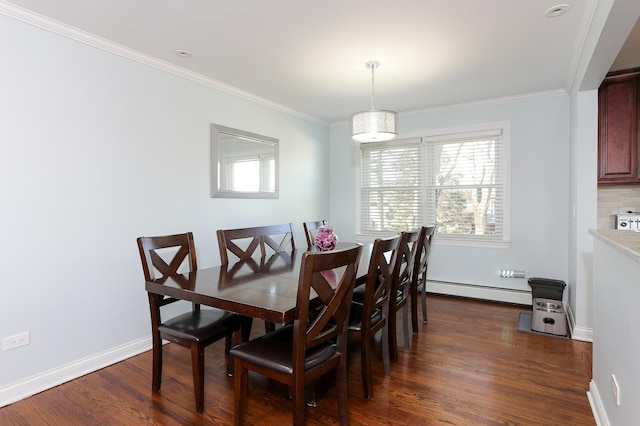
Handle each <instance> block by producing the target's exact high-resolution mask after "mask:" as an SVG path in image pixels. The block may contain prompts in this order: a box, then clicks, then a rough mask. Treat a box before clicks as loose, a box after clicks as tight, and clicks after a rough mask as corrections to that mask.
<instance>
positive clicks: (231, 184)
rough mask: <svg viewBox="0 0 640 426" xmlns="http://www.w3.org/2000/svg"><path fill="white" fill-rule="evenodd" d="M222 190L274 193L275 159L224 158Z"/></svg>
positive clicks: (252, 157) (260, 156)
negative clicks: (224, 173) (224, 172)
mask: <svg viewBox="0 0 640 426" xmlns="http://www.w3.org/2000/svg"><path fill="white" fill-rule="evenodd" d="M224 161H225V167H224V170H226V172H227V173H226V175H224V176H223V177H222V179H221V184H222V187H223V188H226V189H228V190H229V191H239V192H275V179H274V176H275V172H274V169H275V167H274V165H275V157H274V156H273V155H269V154H266V155H252V156H239V157H230V158H225V160H224Z"/></svg>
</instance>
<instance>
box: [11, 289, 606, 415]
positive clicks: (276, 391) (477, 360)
mask: <svg viewBox="0 0 640 426" xmlns="http://www.w3.org/2000/svg"><path fill="white" fill-rule="evenodd" d="M428 306H429V324H425V325H423V324H422V323H420V325H421V327H422V328H421V330H420V334H417V335H413V337H412V341H411V346H410V347H409V348H404V347H402V346H400V347H399V351H400V353H399V361H398V362H396V363H393V364H392V365H391V375H390V376H388V377H385V376H384V375H383V370H382V356H381V353H380V351H379V347H376V351H375V354H376V355H375V356H374V377H373V380H374V398H373V399H372V400H369V401H367V400H365V399H364V398H363V395H362V383H361V379H360V357H359V355H357V354H354V353H353V352H357V351H358V350H359V347H358V345H357V344H355V342H354V344H352V345H350V346H349V349H350V351H351V353H352V356H350V357H349V411H350V421H351V424H352V425H379V424H385V425H388V424H404V425H434V424H449V425H470V424H481V425H498V424H499V425H504V424H509V425H549V424H558V425H580V426H582V425H595V420H594V418H593V415H592V413H591V408H590V406H589V402H588V400H587V396H586V392H587V390H588V387H589V381H590V379H591V343H587V342H580V341H574V340H571V339H561V338H557V337H550V336H543V335H538V334H532V333H526V332H522V331H518V330H517V321H518V313H519V312H520V311H527V310H530V307H525V306H512V305H507V304H498V303H489V302H481V301H474V300H467V299H459V298H451V297H444V296H436V295H430V296H429V298H428ZM399 319H400V318H399ZM400 322H401V321H399V323H400ZM254 330H255V332H256V333H260V332H262V327H260V324H259V323H256V324H254ZM399 343H400V344H402V339H400V342H399ZM223 346H224V341H221V342H218V343H216V344H214V345H211V346H210V347H208V348H207V351H206V377H205V392H206V393H205V410H204V413H202V414H197V413H196V411H195V400H194V395H193V382H192V379H191V377H192V376H191V362H190V358H189V351H188V350H186V349H184V348H182V347H179V346H176V345H172V344H168V345H166V346H165V359H164V371H163V381H162V390H161V392H160V394H157V395H154V394H152V392H151V353H150V352H146V353H143V354H141V355H138V356H135V357H133V358H130V359H128V360H126V361H123V362H120V363H118V364H116V365H113V366H110V367H107V368H104V369H102V370H100V371H97V372H95V373H91V374H88V375H86V376H84V377H81V378H78V379H76V380H73V381H72V382H69V383H65V384H63V385H60V386H58V387H56V388H53V389H50V390H48V391H45V392H42V393H40V394H38V395H34V396H33V397H31V398H27V399H25V400H22V401H19V402H16V403H15V404H12V405H9V406H7V407H4V408H0V424H2V425H90V424H101V425H106V424H126V425H130V424H158V425H199V424H221V425H227V424H231V423H232V422H233V380H232V379H231V378H229V377H227V376H226V366H225V361H224V358H223V357H222V356H221V354H222V353H223V349H224V347H223ZM324 389H325V392H324V395H323V397H322V400H321V401H320V403H319V404H318V406H317V407H315V408H311V407H307V424H309V425H321V424H322V425H324V424H336V422H337V421H336V419H337V405H336V401H335V393H334V388H333V384H332V383H331V381H330V380H329V381H326V382H325V386H324ZM287 395H288V394H287V389H286V388H284V387H282V386H280V385H278V384H274V383H269V382H268V381H266V380H264V379H263V378H262V377H260V376H253V375H252V376H251V377H250V382H249V399H248V403H247V414H246V421H247V424H255V425H258V424H267V425H271V424H273V425H283V424H290V423H291V403H290V401H289V399H288V397H287Z"/></svg>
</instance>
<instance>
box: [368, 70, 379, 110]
mask: <svg viewBox="0 0 640 426" xmlns="http://www.w3.org/2000/svg"><path fill="white" fill-rule="evenodd" d="M367 66H368V67H369V68H371V111H375V107H374V97H375V95H374V93H375V90H374V89H375V87H374V84H375V83H374V81H375V79H374V77H373V73H374V70H375V69H376V67H377V66H378V64H376V63H374V62H370V63H368V64H367Z"/></svg>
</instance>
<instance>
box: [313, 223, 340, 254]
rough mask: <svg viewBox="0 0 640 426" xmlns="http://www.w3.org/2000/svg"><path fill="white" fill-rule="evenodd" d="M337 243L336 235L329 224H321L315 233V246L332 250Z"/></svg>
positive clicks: (323, 249)
mask: <svg viewBox="0 0 640 426" xmlns="http://www.w3.org/2000/svg"><path fill="white" fill-rule="evenodd" d="M337 243H338V236H337V235H336V234H334V233H333V228H332V227H330V226H321V227H320V228H318V234H317V235H316V247H318V249H320V250H321V251H327V250H333V249H334V248H335V247H336V244H337Z"/></svg>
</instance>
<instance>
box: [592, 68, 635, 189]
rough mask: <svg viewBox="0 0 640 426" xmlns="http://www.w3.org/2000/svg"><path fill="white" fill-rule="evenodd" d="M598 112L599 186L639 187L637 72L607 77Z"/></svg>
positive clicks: (614, 73)
mask: <svg viewBox="0 0 640 426" xmlns="http://www.w3.org/2000/svg"><path fill="white" fill-rule="evenodd" d="M598 111H599V112H598V129H599V130H598V132H599V134H598V183H600V184H634V183H635V184H640V149H639V146H638V145H639V144H640V137H639V136H638V131H639V130H640V123H639V121H640V68H634V69H631V70H623V71H615V72H610V73H609V74H607V77H606V78H605V79H604V81H603V82H602V85H601V86H600V89H599V91H598Z"/></svg>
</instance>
